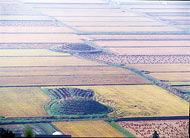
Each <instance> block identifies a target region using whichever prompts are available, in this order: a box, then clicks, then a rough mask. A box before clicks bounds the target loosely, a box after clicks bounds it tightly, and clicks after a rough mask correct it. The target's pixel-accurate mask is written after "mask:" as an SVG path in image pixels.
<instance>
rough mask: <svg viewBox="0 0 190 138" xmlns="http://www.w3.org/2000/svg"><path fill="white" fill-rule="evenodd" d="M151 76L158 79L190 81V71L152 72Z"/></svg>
mask: <svg viewBox="0 0 190 138" xmlns="http://www.w3.org/2000/svg"><path fill="white" fill-rule="evenodd" d="M149 75H150V76H152V77H154V78H156V79H158V80H169V81H188V82H189V81H190V73H189V72H188V73H151V74H149Z"/></svg>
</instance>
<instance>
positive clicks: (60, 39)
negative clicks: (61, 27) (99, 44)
mask: <svg viewBox="0 0 190 138" xmlns="http://www.w3.org/2000/svg"><path fill="white" fill-rule="evenodd" d="M0 38H1V39H0V43H42V44H43V43H45V44H47V43H66V42H68V43H82V41H81V40H80V39H81V38H82V37H81V36H77V35H75V34H51V33H49V34H40V33H33V34H30V33H29V34H0ZM30 47H31V46H30ZM30 47H29V48H30ZM1 48H3V47H1ZM6 48H10V46H6ZM16 48H18V47H16ZM21 48H27V47H21ZM32 48H49V47H48V45H45V46H43V47H32Z"/></svg>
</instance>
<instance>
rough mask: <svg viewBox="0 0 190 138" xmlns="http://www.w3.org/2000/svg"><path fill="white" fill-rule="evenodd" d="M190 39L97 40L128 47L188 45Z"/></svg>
mask: <svg viewBox="0 0 190 138" xmlns="http://www.w3.org/2000/svg"><path fill="white" fill-rule="evenodd" d="M189 42H190V41H187V40H186V41H185V40H184V41H177V43H176V41H146V40H144V41H97V42H96V44H97V45H99V46H106V47H112V46H114V47H128V46H168V47H169V46H181V47H182V46H190V43H189Z"/></svg>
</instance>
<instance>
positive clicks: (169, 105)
mask: <svg viewBox="0 0 190 138" xmlns="http://www.w3.org/2000/svg"><path fill="white" fill-rule="evenodd" d="M74 87H76V88H81V89H92V90H94V92H95V95H96V96H97V98H96V100H97V101H99V102H100V103H103V104H105V105H109V106H111V107H113V108H114V109H115V112H113V113H110V114H109V116H112V117H114V116H115V117H121V118H125V117H143V116H147V117H148V116H149V117H153V116H187V115H188V114H189V111H188V106H189V104H188V102H186V101H184V100H182V99H180V98H179V97H177V96H175V95H173V94H171V93H168V92H167V91H165V90H163V89H162V88H159V87H157V86H153V85H112V86H80V87H79V86H74Z"/></svg>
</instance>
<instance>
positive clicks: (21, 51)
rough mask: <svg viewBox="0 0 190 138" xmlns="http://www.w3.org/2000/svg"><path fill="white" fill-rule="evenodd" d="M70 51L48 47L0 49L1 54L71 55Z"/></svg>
mask: <svg viewBox="0 0 190 138" xmlns="http://www.w3.org/2000/svg"><path fill="white" fill-rule="evenodd" d="M69 55H70V54H68V53H61V52H54V51H50V50H48V49H0V56H69Z"/></svg>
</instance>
